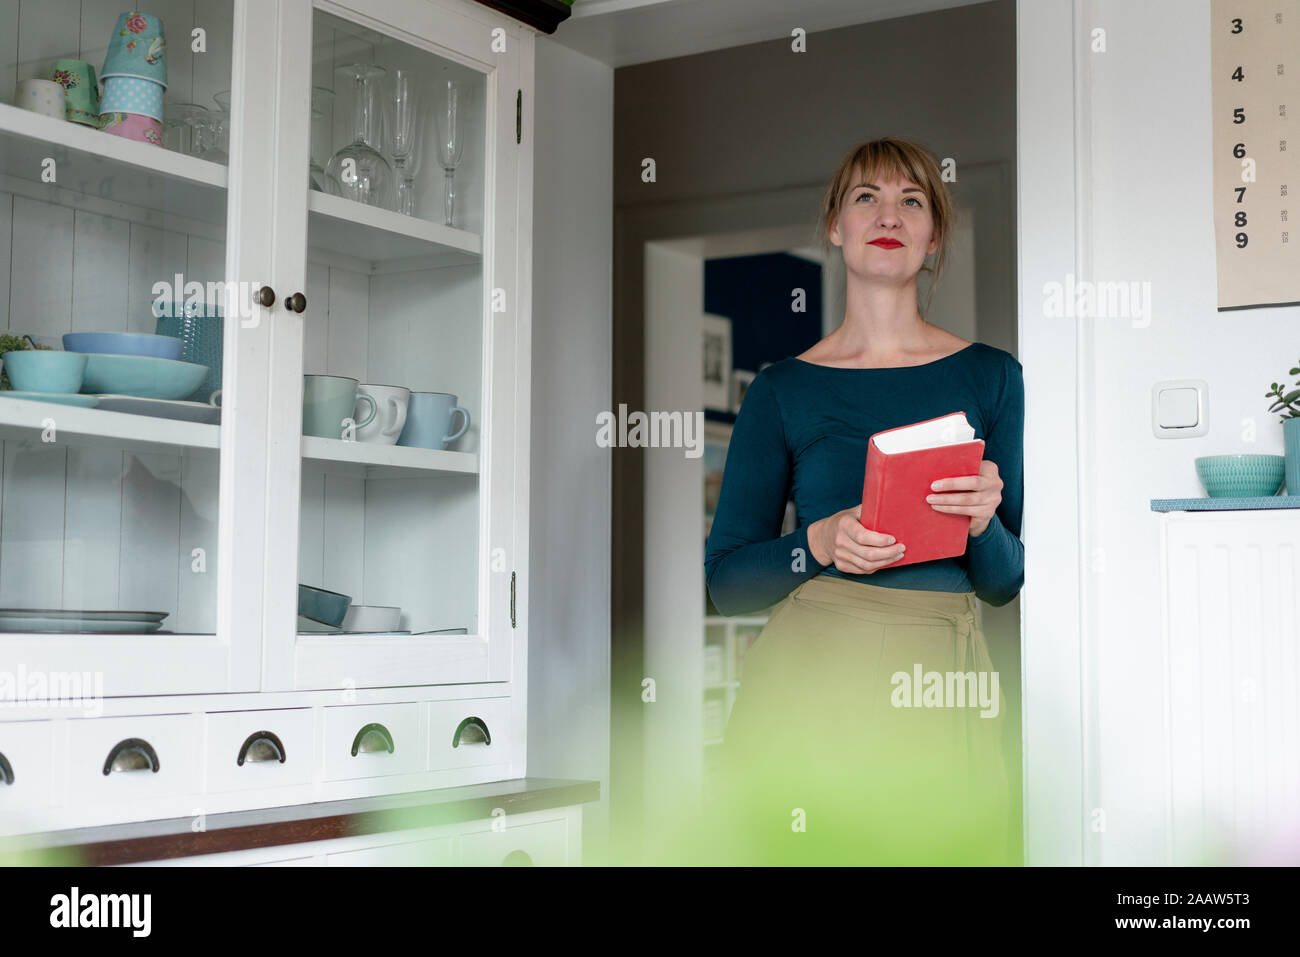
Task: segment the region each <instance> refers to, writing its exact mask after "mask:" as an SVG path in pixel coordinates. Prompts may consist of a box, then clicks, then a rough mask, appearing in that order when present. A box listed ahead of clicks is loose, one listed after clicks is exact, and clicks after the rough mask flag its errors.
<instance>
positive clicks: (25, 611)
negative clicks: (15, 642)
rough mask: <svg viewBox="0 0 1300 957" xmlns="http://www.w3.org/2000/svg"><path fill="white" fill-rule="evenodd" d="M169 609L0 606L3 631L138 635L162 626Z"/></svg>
mask: <svg viewBox="0 0 1300 957" xmlns="http://www.w3.org/2000/svg"><path fill="white" fill-rule="evenodd" d="M167 614H168V613H167V612H165V611H88V610H84V609H79V608H65V609H56V608H0V631H21V632H33V631H45V632H58V633H62V634H66V633H69V632H89V633H93V634H113V635H138V634H141V633H143V632H150V631H157V630H158V629H159V628H161V627H162V622H163V619H164V618H166V617H167Z"/></svg>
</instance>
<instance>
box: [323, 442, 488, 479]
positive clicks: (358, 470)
mask: <svg viewBox="0 0 1300 957" xmlns="http://www.w3.org/2000/svg"><path fill="white" fill-rule="evenodd" d="M302 457H303V458H304V459H306V460H308V461H312V462H322V463H325V464H326V466H327V467H328V466H336V468H334V469H332V471H336V472H339V471H342V472H345V473H348V474H359V475H363V476H364V477H365V478H419V477H421V476H422V475H428V474H430V473H445V472H458V473H462V474H471V475H472V474H476V473H477V472H478V456H477V455H475V454H474V453H472V452H451V451H446V450H442V449H412V448H407V447H406V446H402V445H374V444H372V443H369V442H344V441H343V440H342V439H322V438H318V437H316V436H313V435H304V436H303V437H302ZM338 466H341V468H338Z"/></svg>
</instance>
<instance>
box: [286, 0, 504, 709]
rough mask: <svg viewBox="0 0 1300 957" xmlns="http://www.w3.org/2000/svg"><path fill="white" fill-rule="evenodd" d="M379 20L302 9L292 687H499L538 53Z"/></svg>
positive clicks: (421, 11)
mask: <svg viewBox="0 0 1300 957" xmlns="http://www.w3.org/2000/svg"><path fill="white" fill-rule="evenodd" d="M357 7H358V8H360V9H352V8H350V7H348V6H345V5H341V4H334V3H316V4H308V3H307V2H305V0H304V2H302V3H301V11H300V15H301V16H302V17H304V18H307V17H309V18H310V23H309V28H308V29H306V30H305V31H303V33H304V35H305V36H306V37H309V38H310V47H309V48H308V47H307V46H306V42H305V41H304V45H303V51H302V52H303V54H304V58H303V60H302V61H301V62H309V63H310V64H311V69H310V76H308V75H307V71H305V70H302V71H296V72H295V71H293V70H292V69H289V70H288V72H287V73H286V74H285V78H284V85H285V88H286V91H288V93H287V95H288V96H289V98H290V100H289V101H290V103H291V104H292V105H293V106H294V107H296V108H297V109H299V110H300V111H301V112H300V113H299V121H298V124H297V126H296V127H295V130H296V132H297V133H298V134H300V135H304V136H305V140H306V141H307V143H309V149H307V150H304V151H302V153H303V154H305V155H297V156H295V159H294V161H295V162H297V161H298V160H299V159H301V160H302V165H301V168H300V169H296V170H293V171H291V172H287V173H283V174H282V175H283V176H284V177H285V178H291V179H292V181H293V182H295V183H297V184H299V191H300V202H301V203H303V204H304V205H305V207H306V217H305V220H306V222H305V234H304V235H303V236H301V237H300V238H299V239H298V242H299V243H303V244H305V249H306V255H305V260H304V262H303V265H302V270H303V272H302V275H303V277H304V278H303V281H302V284H301V289H302V292H303V298H302V300H301V301H300V302H298V303H296V304H294V303H291V304H290V305H291V308H289V309H286V310H285V311H283V312H281V313H279V314H277V318H276V320H275V336H276V339H275V343H276V346H275V354H274V359H273V362H274V373H273V383H272V389H273V392H274V398H273V405H274V406H275V407H276V408H281V409H284V410H288V411H291V412H292V415H284V416H283V417H282V419H281V420H280V421H279V422H278V424H273V429H274V431H275V434H276V435H277V436H279V435H283V434H287V432H288V429H289V428H292V429H293V430H294V435H295V436H297V437H298V442H297V447H296V448H294V447H293V446H294V443H292V442H288V441H286V442H284V443H279V442H275V443H273V445H274V446H275V449H273V451H272V455H273V472H274V474H277V475H278V474H281V469H283V474H284V475H285V476H288V475H295V476H296V480H293V481H292V484H293V487H292V488H284V489H282V494H284V495H285V496H286V500H289V499H288V496H289V495H290V493H292V502H294V503H296V506H297V507H296V514H295V513H294V511H293V509H286V510H285V512H286V514H284V515H282V516H279V519H280V522H281V524H280V525H278V526H276V527H274V528H272V530H271V534H270V535H269V536H268V537H269V539H270V541H271V542H273V543H279V545H278V546H276V545H273V546H272V547H273V548H277V547H278V551H274V552H273V554H272V557H271V559H270V571H271V574H272V575H276V574H277V573H278V572H281V571H287V570H289V569H293V568H296V569H297V574H296V577H295V578H293V579H290V578H289V577H288V576H287V575H281V576H280V578H279V586H278V590H277V596H278V598H279V601H278V602H273V603H271V604H269V605H268V615H269V616H270V617H269V618H268V621H267V626H266V627H267V634H268V636H274V637H273V638H271V639H270V640H271V641H272V645H273V646H270V647H268V650H267V655H268V670H269V673H270V674H271V675H273V676H274V677H273V679H272V681H273V683H274V684H275V685H276V686H281V687H294V688H338V687H348V686H349V685H352V686H357V687H366V686H380V685H411V684H430V683H448V682H463V681H487V680H498V679H501V678H504V677H506V676H507V675H508V668H509V660H510V659H509V655H510V647H511V645H510V632H511V630H512V625H511V572H512V566H511V564H510V563H511V553H512V550H513V543H514V538H513V527H514V526H513V514H512V513H513V506H514V500H513V489H514V485H513V483H514V480H515V479H514V468H515V461H516V459H515V452H514V440H515V437H514V435H513V434H512V433H513V403H514V379H515V376H514V369H515V365H514V363H515V361H516V355H515V345H514V342H515V340H514V328H513V319H512V318H511V315H510V311H509V302H510V298H511V297H512V295H513V285H514V256H515V250H514V239H515V233H516V229H515V227H514V225H513V223H514V217H515V207H514V180H515V161H514V150H515V147H516V143H515V100H516V86H515V83H514V75H515V70H516V67H515V63H516V60H515V58H514V56H513V51H512V50H510V49H509V48H508V46H507V47H505V48H504V49H501V50H500V52H496V51H494V50H493V43H494V36H493V34H492V32H491V30H490V29H489V28H488V27H487V26H486V25H485V24H482V23H475V22H472V21H471V20H469V19H466V18H464V17H456V16H451V15H448V14H447V13H445V12H443V11H441V10H440V9H439V8H436V7H432V6H421V5H411V4H400V3H383V2H381V3H367V4H364V5H361V4H357ZM295 22H296V21H294V19H293V18H290V19H289V25H287V26H286V33H290V34H295V33H296V31H295V29H294V26H293V24H294V23H295ZM290 42H294V41H293V39H292V38H291V39H290ZM289 62H292V60H290V61H289ZM278 235H279V234H278ZM281 245H282V244H281ZM286 291H287V290H286ZM297 306H302V307H303V308H302V310H301V311H298V309H297ZM277 456H278V457H277ZM285 481H286V483H288V482H289V481H290V480H289V479H287V478H286V480H285ZM295 519H296V521H295ZM291 531H292V534H290V532H291Z"/></svg>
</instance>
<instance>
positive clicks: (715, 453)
mask: <svg viewBox="0 0 1300 957" xmlns="http://www.w3.org/2000/svg"><path fill="white" fill-rule="evenodd" d="M730 442H731V426H730V425H728V424H726V423H722V422H709V421H707V420H706V421H705V423H704V534H705V537H707V536H708V534H709V529H710V528H711V527H712V526H713V512H714V510H715V509H716V508H717V507H718V495H719V493H720V492H721V491H722V473H723V471H724V470H725V469H726V466H727V446H728V445H729V444H730Z"/></svg>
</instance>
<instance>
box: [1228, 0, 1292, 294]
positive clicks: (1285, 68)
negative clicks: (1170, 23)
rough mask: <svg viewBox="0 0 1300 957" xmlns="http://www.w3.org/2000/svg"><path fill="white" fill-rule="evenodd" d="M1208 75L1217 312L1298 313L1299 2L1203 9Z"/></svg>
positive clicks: (1248, 0)
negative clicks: (1278, 309) (1207, 12)
mask: <svg viewBox="0 0 1300 957" xmlns="http://www.w3.org/2000/svg"><path fill="white" fill-rule="evenodd" d="M1210 65H1211V70H1212V71H1213V72H1212V81H1211V85H1212V90H1213V97H1214V99H1213V109H1214V122H1213V134H1214V239H1215V258H1216V262H1217V264H1218V280H1219V309H1240V308H1247V307H1251V306H1278V305H1300V229H1297V227H1298V226H1300V203H1296V204H1293V203H1292V201H1291V200H1292V198H1293V197H1295V196H1297V195H1300V133H1293V132H1292V129H1293V124H1294V119H1295V117H1294V116H1293V114H1296V113H1300V0H1211V53H1210ZM1292 205H1295V206H1296V211H1297V216H1298V218H1297V220H1296V221H1294V222H1292V221H1291V220H1290V218H1289V210H1290V207H1291V206H1292Z"/></svg>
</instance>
